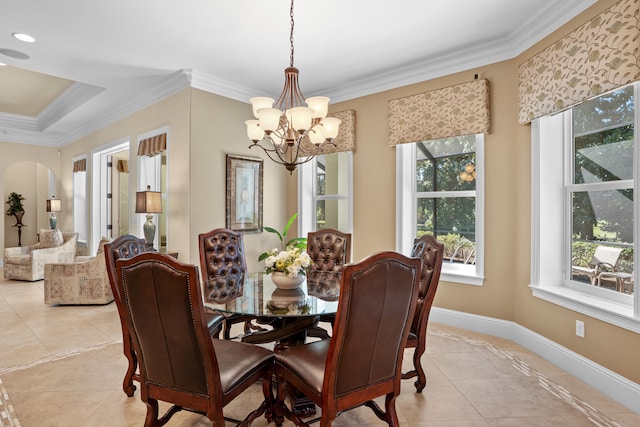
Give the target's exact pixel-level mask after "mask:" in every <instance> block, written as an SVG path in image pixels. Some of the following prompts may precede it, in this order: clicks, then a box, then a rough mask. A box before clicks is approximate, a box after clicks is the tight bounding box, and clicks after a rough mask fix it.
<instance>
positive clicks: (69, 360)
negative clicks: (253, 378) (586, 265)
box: [0, 279, 640, 427]
mask: <svg viewBox="0 0 640 427" xmlns="http://www.w3.org/2000/svg"><path fill="white" fill-rule="evenodd" d="M121 339H122V337H121V332H120V323H119V320H118V315H117V311H116V307H115V304H113V303H111V304H109V305H106V306H46V305H44V303H43V289H42V281H40V282H34V283H28V282H14V281H6V280H2V279H0V426H1V427H19V426H21V427H50V426H51V427H54V426H55V427H61V426H64V427H76V426H77V427H80V426H82V427H87V426H92V427H103V426H116V427H121V426H122V427H125V426H142V425H143V424H144V416H145V407H144V405H143V404H142V402H141V401H140V399H139V393H138V392H136V394H135V396H134V397H132V398H127V397H126V396H125V394H124V393H123V392H122V389H121V382H122V377H123V374H124V372H125V367H126V361H125V358H124V356H123V355H122V350H121V345H122V344H121ZM409 360H410V357H409V353H407V357H406V358H405V363H407V362H408V361H409ZM423 364H424V366H425V367H426V370H427V378H428V384H427V388H426V389H425V390H424V392H423V393H422V394H417V393H415V389H414V387H413V380H405V381H403V385H402V394H401V395H400V397H399V398H398V400H397V403H396V406H397V409H398V413H399V417H400V425H401V426H407V427H426V426H439V427H440V426H460V427H481V426H500V427H503V426H536V427H542V426H554V427H555V426H593V425H597V426H638V425H640V414H636V413H634V412H632V411H630V410H629V409H627V408H625V407H624V406H621V405H620V404H618V403H616V402H614V401H612V400H611V399H609V398H607V397H606V396H604V395H603V394H601V393H599V392H598V391H596V390H594V389H592V388H590V387H588V386H587V385H585V384H584V383H582V382H581V381H578V380H577V379H575V378H573V377H571V376H569V375H567V374H566V373H565V372H563V371H562V370H560V369H558V368H557V367H555V366H553V365H551V364H549V363H547V362H545V361H544V360H542V359H541V358H539V357H537V356H535V355H533V354H531V353H530V352H528V351H526V350H525V349H523V348H522V347H520V346H518V345H516V344H514V343H513V342H511V341H506V340H503V339H499V338H494V337H491V336H486V335H482V334H477V333H471V332H468V331H464V330H460V329H456V328H451V327H448V326H445V325H441V324H436V323H432V324H430V327H429V337H428V348H427V352H426V354H425V355H424V357H423ZM260 400H261V390H260V387H259V386H258V385H256V387H255V388H253V389H250V390H249V391H248V393H246V394H244V395H242V396H241V397H240V398H239V399H237V400H236V401H235V402H233V403H232V404H230V405H229V406H228V407H227V408H225V414H227V415H228V416H232V417H235V418H242V417H244V414H245V413H246V412H248V411H249V410H251V409H253V408H254V407H256V406H257V405H258V403H259V401H260ZM207 421H208V420H207V419H206V418H204V417H201V416H197V415H194V414H189V413H179V414H177V415H176V416H174V418H173V419H172V421H171V422H170V423H169V426H175V427H186V426H206V425H211V424H210V423H208V422H207ZM227 425H228V426H230V425H231V423H228V424H227ZM253 425H254V426H266V425H268V424H267V423H266V421H265V419H264V418H261V419H259V420H257V421H256V422H254V424H253ZM285 425H286V426H291V425H292V423H290V422H286V423H285ZM334 425H336V426H379V425H384V423H382V422H380V421H379V420H378V419H377V418H375V417H374V416H373V415H372V413H371V411H370V410H368V409H367V408H358V409H355V410H353V411H349V412H347V413H344V414H342V415H341V416H339V417H338V419H337V420H336V422H335V423H334Z"/></svg>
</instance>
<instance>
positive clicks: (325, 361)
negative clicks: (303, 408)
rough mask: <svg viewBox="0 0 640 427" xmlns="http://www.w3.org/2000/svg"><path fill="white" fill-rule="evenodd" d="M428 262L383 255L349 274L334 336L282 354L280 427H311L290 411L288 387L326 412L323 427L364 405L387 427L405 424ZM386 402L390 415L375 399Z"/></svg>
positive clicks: (278, 354)
mask: <svg viewBox="0 0 640 427" xmlns="http://www.w3.org/2000/svg"><path fill="white" fill-rule="evenodd" d="M421 264H422V261H421V260H420V259H418V258H409V257H407V256H404V255H402V254H399V253H397V252H379V253H377V254H374V255H371V256H369V257H367V258H365V259H364V260H362V261H360V262H358V263H355V264H349V265H347V266H345V267H344V268H343V271H342V278H341V284H340V299H339V305H338V312H337V314H336V320H335V325H334V326H335V327H334V330H333V336H332V337H331V338H330V339H325V340H320V341H314V342H311V343H306V344H303V345H297V346H293V347H289V348H287V349H283V350H281V351H279V352H276V362H275V375H276V379H277V389H278V392H277V397H276V405H275V408H274V421H275V423H276V425H277V426H281V425H282V423H283V422H284V418H287V419H289V420H291V421H293V422H294V423H295V424H296V425H297V426H307V425H308V423H306V422H305V421H304V420H302V418H301V417H300V416H298V415H297V414H296V413H295V412H293V411H292V410H291V409H289V408H288V407H287V406H286V404H285V395H286V393H287V389H288V388H289V387H291V388H293V389H294V390H297V391H299V392H301V393H303V394H304V395H305V396H306V397H307V398H309V399H310V400H311V401H313V402H314V403H315V404H316V405H318V406H320V408H321V412H322V414H321V418H319V421H320V425H321V426H329V425H331V423H332V421H333V420H334V419H335V418H336V416H337V415H338V413H340V412H343V411H346V410H349V409H352V408H355V407H357V406H361V405H366V406H368V407H369V408H371V409H372V410H373V412H374V413H375V415H376V416H377V417H378V418H380V419H381V420H383V421H386V423H387V424H388V425H390V426H397V425H399V424H398V416H397V413H396V408H395V400H396V397H397V396H398V395H399V394H400V381H401V378H402V372H401V370H402V357H403V352H404V347H405V344H406V341H407V336H408V334H409V327H410V325H411V319H412V318H413V315H414V312H415V309H416V301H417V298H416V293H417V292H418V281H419V278H420V269H421V268H422V266H421ZM379 396H385V410H384V411H383V410H382V409H381V408H380V406H378V404H377V403H376V402H374V401H373V399H374V398H377V397H379ZM315 421H318V420H312V421H309V423H312V422H315Z"/></svg>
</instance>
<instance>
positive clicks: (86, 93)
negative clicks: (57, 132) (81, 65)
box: [36, 82, 104, 131]
mask: <svg viewBox="0 0 640 427" xmlns="http://www.w3.org/2000/svg"><path fill="white" fill-rule="evenodd" d="M103 90H104V88H103V87H99V86H93V85H88V84H84V83H78V82H74V83H73V84H72V85H71V86H69V87H68V88H67V89H66V90H65V91H64V92H62V93H61V94H60V96H58V97H57V98H56V99H55V100H54V101H53V102H52V103H51V104H49V105H47V107H46V108H45V109H44V110H42V111H41V112H40V113H39V114H38V115H37V116H36V120H37V122H38V127H39V129H40V130H41V131H44V130H46V129H48V128H49V127H50V126H51V125H53V124H55V123H57V122H58V121H59V120H60V119H62V118H63V117H65V116H66V115H67V114H69V113H70V112H72V111H73V110H75V109H76V108H78V107H80V106H81V105H82V104H84V103H85V102H87V101H89V100H90V99H92V98H93V97H95V96H96V95H98V94H99V93H100V92H102V91H103Z"/></svg>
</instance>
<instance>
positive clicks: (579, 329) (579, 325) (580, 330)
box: [576, 320, 584, 338]
mask: <svg viewBox="0 0 640 427" xmlns="http://www.w3.org/2000/svg"><path fill="white" fill-rule="evenodd" d="M576 335H577V336H579V337H580V338H584V322H583V321H581V320H576Z"/></svg>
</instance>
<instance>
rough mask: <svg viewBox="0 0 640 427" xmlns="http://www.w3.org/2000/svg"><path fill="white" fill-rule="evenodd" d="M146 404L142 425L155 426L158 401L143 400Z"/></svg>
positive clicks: (156, 423) (146, 426) (145, 426)
mask: <svg viewBox="0 0 640 427" xmlns="http://www.w3.org/2000/svg"><path fill="white" fill-rule="evenodd" d="M144 403H145V405H147V416H146V418H145V419H144V427H155V426H157V425H158V401H157V400H155V399H149V400H147V401H146V402H144Z"/></svg>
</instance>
